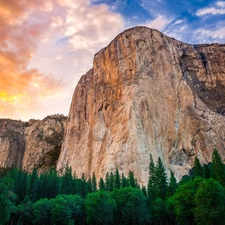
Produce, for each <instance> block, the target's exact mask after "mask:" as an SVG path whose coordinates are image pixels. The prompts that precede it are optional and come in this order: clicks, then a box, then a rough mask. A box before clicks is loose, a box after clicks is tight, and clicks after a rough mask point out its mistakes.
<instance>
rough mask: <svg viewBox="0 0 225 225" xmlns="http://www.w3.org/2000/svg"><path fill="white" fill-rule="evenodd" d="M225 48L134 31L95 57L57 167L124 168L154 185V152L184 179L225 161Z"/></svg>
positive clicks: (75, 105)
mask: <svg viewBox="0 0 225 225" xmlns="http://www.w3.org/2000/svg"><path fill="white" fill-rule="evenodd" d="M224 59H225V45H222V44H209V45H206V44H205V45H190V44H186V43H183V42H180V41H177V40H175V39H172V38H169V37H167V36H165V35H163V34H162V33H160V32H159V31H157V30H153V29H149V28H146V27H135V28H132V29H129V30H126V31H124V32H123V33H121V34H120V35H118V36H117V37H116V38H115V39H114V40H113V41H112V42H111V43H110V44H109V45H108V46H107V47H105V48H103V49H102V50H101V51H100V52H98V53H97V54H96V55H95V57H94V63H93V68H92V69H91V70H90V71H88V72H87V73H86V74H85V75H84V76H83V77H82V78H81V79H80V81H79V83H78V85H77V87H76V89H75V92H74V96H73V100H72V103H71V108H70V113H69V117H68V124H67V128H66V130H65V136H64V141H63V146H62V150H61V154H60V157H59V161H58V164H57V169H58V170H59V171H61V172H62V171H63V170H64V168H65V166H66V165H67V164H68V165H69V166H71V167H72V170H73V171H75V172H76V175H78V176H81V174H82V173H84V174H85V175H86V176H90V175H92V173H93V172H95V175H96V176H97V178H100V177H104V176H105V174H106V172H107V171H108V172H110V171H114V170H115V168H118V169H119V171H120V172H123V173H124V174H125V175H127V174H128V172H129V170H130V171H133V172H134V174H135V176H136V177H137V178H138V181H139V182H140V183H141V184H145V185H146V184H147V180H148V166H149V155H150V153H151V154H152V155H153V158H154V159H155V160H157V158H158V157H161V158H162V160H163V162H164V165H165V167H166V168H167V170H169V169H172V170H173V171H174V172H175V174H176V176H177V177H181V176H182V175H184V174H186V173H187V172H188V170H189V169H190V168H191V167H192V166H193V162H194V158H195V156H197V157H199V159H200V161H201V163H207V162H209V161H210V160H211V153H212V151H213V149H215V148H216V149H217V150H218V151H219V153H220V154H221V156H222V158H224V157H225V128H224V127H225V60H224Z"/></svg>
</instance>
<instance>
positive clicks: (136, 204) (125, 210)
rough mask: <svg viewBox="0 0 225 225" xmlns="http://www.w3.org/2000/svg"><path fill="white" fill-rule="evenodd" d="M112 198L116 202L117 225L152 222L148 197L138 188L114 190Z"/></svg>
mask: <svg viewBox="0 0 225 225" xmlns="http://www.w3.org/2000/svg"><path fill="white" fill-rule="evenodd" d="M111 197H112V198H113V199H114V200H115V202H116V210H115V224H117V225H120V224H121V225H126V224H127V225H139V224H140V225H141V224H146V223H147V222H149V220H150V215H149V213H148V209H147V204H146V201H147V199H146V197H145V196H144V195H143V193H142V191H141V190H140V189H138V188H132V187H127V188H121V189H114V191H113V192H112V193H111Z"/></svg>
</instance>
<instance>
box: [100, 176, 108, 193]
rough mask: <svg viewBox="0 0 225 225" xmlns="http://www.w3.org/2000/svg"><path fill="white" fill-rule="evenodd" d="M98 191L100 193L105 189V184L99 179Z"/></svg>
mask: <svg viewBox="0 0 225 225" xmlns="http://www.w3.org/2000/svg"><path fill="white" fill-rule="evenodd" d="M99 190H100V191H105V190H106V188H105V182H104V180H103V178H100V181H99Z"/></svg>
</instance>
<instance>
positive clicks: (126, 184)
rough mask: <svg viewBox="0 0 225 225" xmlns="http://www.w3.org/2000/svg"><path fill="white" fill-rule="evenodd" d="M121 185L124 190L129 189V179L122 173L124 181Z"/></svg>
mask: <svg viewBox="0 0 225 225" xmlns="http://www.w3.org/2000/svg"><path fill="white" fill-rule="evenodd" d="M121 183H122V184H121V185H122V188H125V187H129V181H128V179H127V178H126V177H125V176H124V174H123V173H122V179H121Z"/></svg>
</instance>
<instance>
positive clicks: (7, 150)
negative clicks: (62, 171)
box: [0, 115, 66, 173]
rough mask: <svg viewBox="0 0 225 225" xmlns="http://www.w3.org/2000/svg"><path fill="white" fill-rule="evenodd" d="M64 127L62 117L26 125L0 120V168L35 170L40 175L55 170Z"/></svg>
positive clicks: (53, 117) (56, 116) (51, 117)
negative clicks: (51, 169)
mask: <svg viewBox="0 0 225 225" xmlns="http://www.w3.org/2000/svg"><path fill="white" fill-rule="evenodd" d="M65 126H66V117H64V116H61V115H54V116H48V117H46V118H44V119H43V120H30V121H29V122H22V121H16V120H9V119H1V120H0V155H1V158H0V168H1V167H3V168H7V167H22V168H23V169H24V170H26V171H28V172H31V171H32V170H33V168H37V170H38V172H39V173H43V172H46V171H48V170H49V169H50V168H54V167H56V162H57V160H58V156H59V154H60V150H61V143H62V138H63V132H64V128H65Z"/></svg>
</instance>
